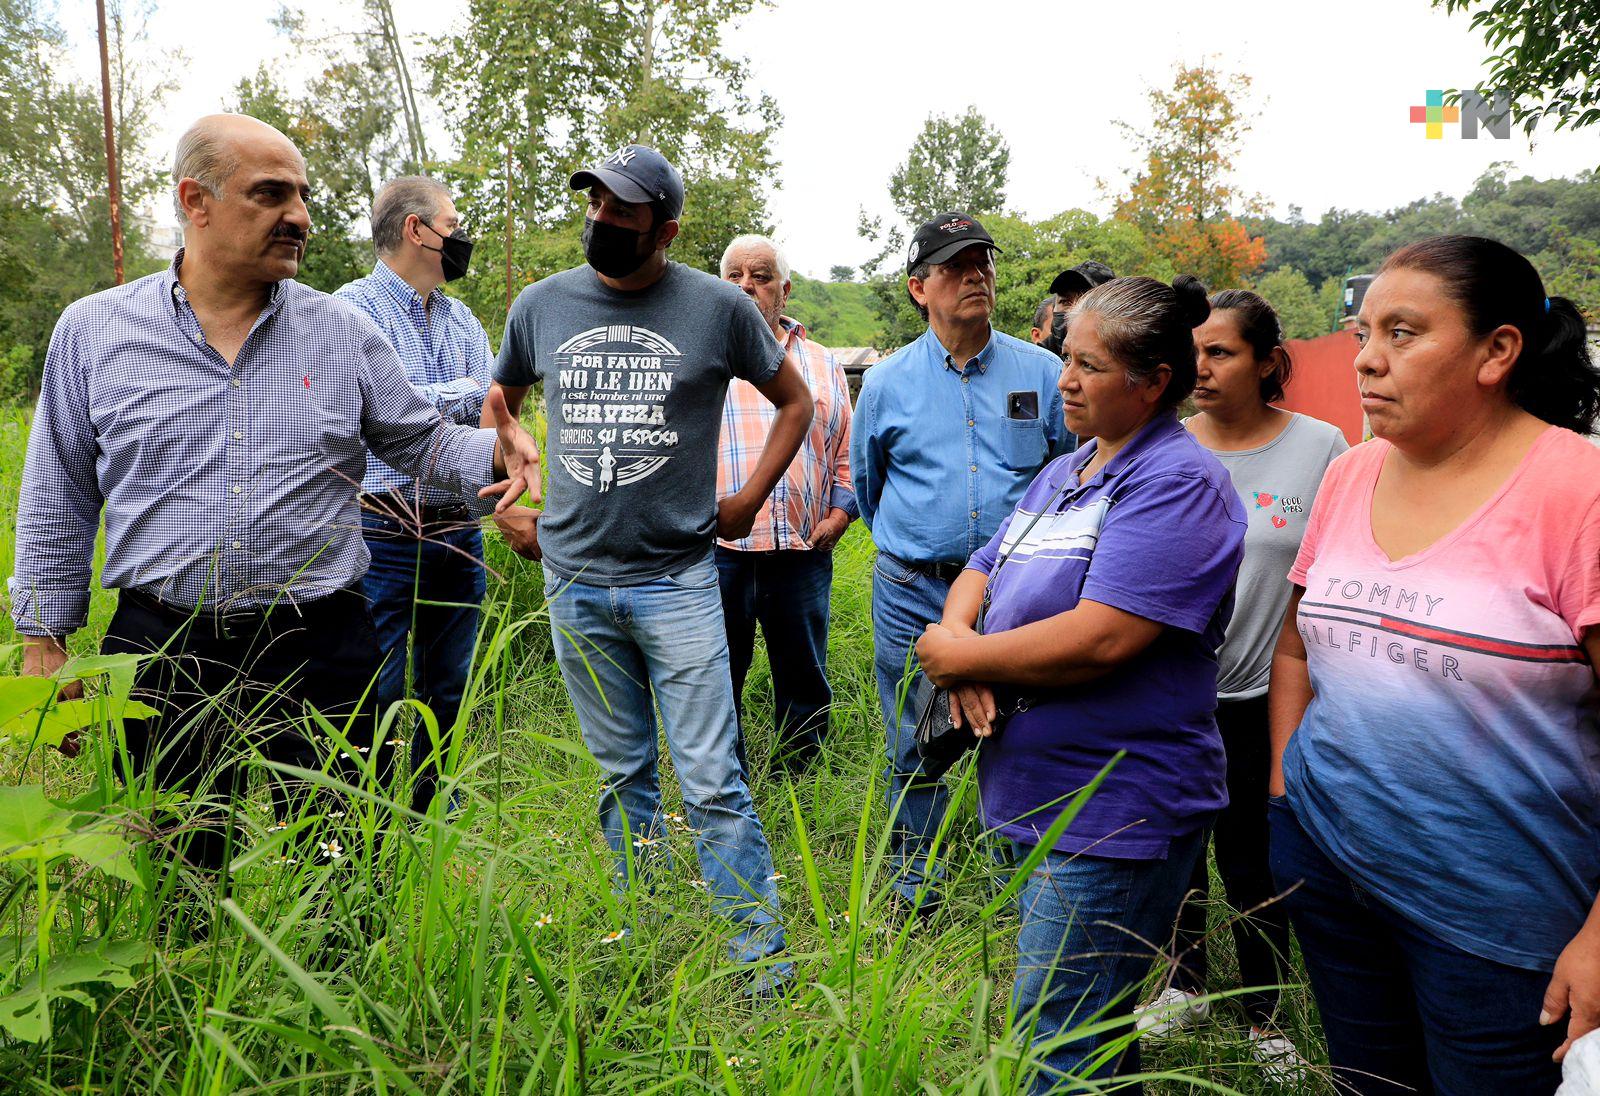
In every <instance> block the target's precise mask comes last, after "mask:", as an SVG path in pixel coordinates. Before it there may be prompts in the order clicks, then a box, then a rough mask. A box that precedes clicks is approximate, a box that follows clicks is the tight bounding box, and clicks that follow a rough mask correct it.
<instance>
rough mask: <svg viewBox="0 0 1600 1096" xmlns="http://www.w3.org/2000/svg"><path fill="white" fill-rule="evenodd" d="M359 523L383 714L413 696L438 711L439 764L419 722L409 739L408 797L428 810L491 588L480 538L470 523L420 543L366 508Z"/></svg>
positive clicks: (458, 707)
mask: <svg viewBox="0 0 1600 1096" xmlns="http://www.w3.org/2000/svg"><path fill="white" fill-rule="evenodd" d="M361 526H362V533H363V535H364V536H365V538H366V542H367V550H368V551H369V552H371V553H372V563H371V564H370V565H369V566H368V567H367V573H366V576H365V577H364V578H363V579H362V580H361V587H362V592H363V593H365V594H366V596H367V600H368V602H370V603H371V605H372V623H373V626H374V627H375V628H376V629H377V633H378V647H379V648H380V650H381V651H382V653H383V668H382V670H380V671H379V673H378V686H377V703H378V712H379V715H380V717H381V715H382V713H384V712H386V711H388V709H389V706H390V705H391V704H393V703H395V702H396V701H399V700H401V699H403V698H405V697H406V696H412V697H415V698H416V699H418V700H420V701H422V702H423V703H424V704H426V705H428V707H429V708H431V709H433V714H434V716H436V717H437V718H438V720H439V732H440V738H441V741H440V746H439V758H438V761H437V762H436V761H435V760H434V756H433V749H434V747H433V742H432V740H431V739H430V738H429V736H428V733H427V731H426V730H424V729H422V728H421V727H419V728H418V729H417V731H416V734H415V735H414V736H413V737H412V739H411V769H412V774H413V777H412V786H411V787H412V792H411V802H412V806H413V807H414V808H416V809H417V810H426V809H427V806H428V803H429V802H430V801H431V800H432V799H433V792H434V788H435V786H436V784H437V779H438V773H439V767H440V765H442V764H443V762H444V754H445V752H446V751H447V750H448V749H449V746H450V741H451V739H450V735H451V733H452V730H453V728H454V727H455V724H456V716H457V715H458V714H459V712H460V709H461V697H462V694H463V693H465V692H466V688H467V678H468V676H469V675H470V674H471V672H472V652H473V649H474V647H475V646H476V644H477V640H478V606H479V605H480V604H481V603H482V602H483V596H484V591H485V587H486V581H485V577H484V570H483V537H482V535H481V534H480V533H479V532H478V529H477V527H476V526H470V527H468V528H464V529H456V530H452V531H449V532H439V533H435V532H432V531H428V532H427V535H426V539H423V540H420V541H419V540H418V539H417V537H416V536H415V532H414V531H413V532H411V533H408V532H406V531H405V530H404V529H402V528H401V526H400V524H399V523H397V522H395V521H394V520H393V519H391V518H388V517H386V516H383V515H381V514H375V513H372V512H370V511H364V512H363V513H362V515H361ZM463 553H465V554H463ZM408 640H409V650H408ZM408 665H409V667H410V675H409V676H410V682H409V685H410V691H409V692H407V684H408V682H407V666H408Z"/></svg>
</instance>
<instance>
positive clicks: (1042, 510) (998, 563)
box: [973, 472, 1078, 635]
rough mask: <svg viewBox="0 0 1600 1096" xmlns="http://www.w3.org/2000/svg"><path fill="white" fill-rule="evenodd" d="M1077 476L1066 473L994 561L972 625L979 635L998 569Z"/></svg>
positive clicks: (1014, 553)
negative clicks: (975, 619) (1006, 549)
mask: <svg viewBox="0 0 1600 1096" xmlns="http://www.w3.org/2000/svg"><path fill="white" fill-rule="evenodd" d="M1077 478H1078V474H1077V473H1076V472H1068V473H1067V478H1066V479H1064V480H1062V481H1061V486H1060V487H1057V488H1056V490H1055V493H1054V494H1052V495H1051V496H1050V499H1049V501H1048V502H1046V503H1045V504H1044V505H1043V506H1041V507H1039V512H1038V513H1037V514H1035V515H1033V519H1032V520H1031V521H1029V522H1028V524H1027V525H1026V526H1024V527H1023V529H1022V535H1021V536H1020V537H1018V538H1017V539H1016V540H1014V541H1012V542H1011V550H1010V551H1009V552H1007V553H1006V554H1005V555H1003V556H1001V557H1000V558H999V559H998V560H996V561H995V564H994V567H993V568H992V569H991V570H990V571H989V578H988V580H987V581H986V582H985V583H984V584H983V604H982V605H980V606H979V607H978V619H977V621H976V622H975V623H974V625H973V627H974V628H975V629H976V630H977V632H978V633H979V634H980V635H981V634H982V633H983V624H984V620H985V619H986V618H987V617H988V615H989V597H990V593H991V591H993V590H994V582H995V579H996V578H998V577H999V576H1000V569H1001V568H1002V567H1004V566H1005V565H1006V561H1007V560H1009V559H1010V558H1011V557H1012V556H1014V555H1016V552H1017V549H1018V548H1021V547H1022V542H1023V541H1025V540H1027V539H1028V534H1029V533H1031V532H1033V527H1034V526H1035V525H1038V524H1039V519H1040V518H1042V517H1044V516H1045V514H1046V512H1048V511H1049V509H1050V508H1051V507H1052V506H1054V505H1055V504H1056V502H1057V500H1059V499H1060V498H1061V496H1062V495H1064V494H1066V493H1067V489H1068V488H1069V487H1072V486H1073V485H1074V481H1075V480H1076V479H1077Z"/></svg>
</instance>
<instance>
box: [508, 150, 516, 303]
mask: <svg viewBox="0 0 1600 1096" xmlns="http://www.w3.org/2000/svg"><path fill="white" fill-rule="evenodd" d="M511 208H512V207H511V145H510V144H509V143H508V144H507V145H506V315H508V316H509V315H510V314H511V235H512V229H513V227H514V223H513V218H512V216H511Z"/></svg>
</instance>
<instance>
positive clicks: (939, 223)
mask: <svg viewBox="0 0 1600 1096" xmlns="http://www.w3.org/2000/svg"><path fill="white" fill-rule="evenodd" d="M973 244H983V245H985V246H986V247H988V248H990V249H991V250H994V251H999V250H1000V249H999V248H998V247H995V246H994V240H993V238H991V237H990V235H989V233H987V232H985V231H984V228H983V226H982V225H980V224H979V223H978V219H977V218H976V217H972V216H969V215H968V214H966V213H962V212H961V211H960V210H953V211H951V212H949V213H941V214H939V215H938V216H936V217H934V218H933V220H931V221H928V222H927V223H926V224H923V225H921V226H919V227H918V229H917V231H916V232H915V233H914V234H913V235H912V237H911V250H910V251H908V252H907V253H906V273H907V274H909V273H911V268H912V267H914V266H916V265H917V264H918V263H942V262H945V261H947V260H949V259H951V258H953V257H954V256H955V254H956V252H958V251H960V250H962V249H963V248H968V247H971V246H972V245H973Z"/></svg>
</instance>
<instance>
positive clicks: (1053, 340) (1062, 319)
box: [1039, 308, 1067, 358]
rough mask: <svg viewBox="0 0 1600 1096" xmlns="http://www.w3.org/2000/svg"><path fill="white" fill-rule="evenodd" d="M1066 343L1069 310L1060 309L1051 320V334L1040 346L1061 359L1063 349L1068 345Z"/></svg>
mask: <svg viewBox="0 0 1600 1096" xmlns="http://www.w3.org/2000/svg"><path fill="white" fill-rule="evenodd" d="M1066 341H1067V310H1066V309H1065V308H1058V309H1056V311H1055V313H1054V315H1052V316H1051V319H1050V334H1049V335H1048V336H1046V338H1045V340H1044V342H1042V343H1040V344H1039V345H1040V346H1042V347H1044V348H1045V349H1046V350H1048V351H1050V353H1052V354H1054V355H1055V356H1056V357H1058V358H1059V357H1060V356H1061V347H1062V346H1063V345H1064V344H1065V343H1066Z"/></svg>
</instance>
